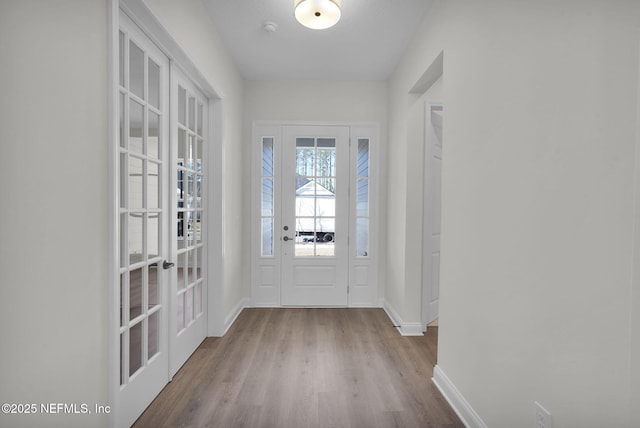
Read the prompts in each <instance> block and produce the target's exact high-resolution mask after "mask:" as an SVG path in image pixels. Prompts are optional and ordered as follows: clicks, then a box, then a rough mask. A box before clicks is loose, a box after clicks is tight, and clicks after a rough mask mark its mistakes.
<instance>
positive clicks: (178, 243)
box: [169, 64, 209, 376]
mask: <svg viewBox="0 0 640 428" xmlns="http://www.w3.org/2000/svg"><path fill="white" fill-rule="evenodd" d="M171 99H172V102H171V106H172V129H171V141H172V142H173V144H171V183H173V187H172V189H173V190H172V194H171V206H172V214H171V216H172V218H173V219H174V220H173V221H172V224H171V237H172V239H171V243H172V245H171V260H172V261H173V262H174V263H175V268H174V269H172V270H171V275H172V279H173V281H172V282H171V293H170V295H171V296H172V308H171V317H170V319H169V332H170V335H171V341H170V346H171V349H170V355H171V362H170V364H171V367H170V369H171V376H173V375H174V374H175V373H176V372H177V371H178V369H180V367H181V366H182V365H183V364H184V362H185V361H186V360H187V358H189V356H190V355H191V354H192V353H193V351H195V349H196V348H197V347H198V345H200V343H202V341H203V340H204V339H205V337H206V335H207V305H206V302H207V295H206V293H207V287H206V282H205V278H206V277H207V272H206V264H205V263H204V261H205V260H206V254H205V251H206V246H205V237H206V233H205V232H206V216H205V206H206V204H205V202H206V201H205V195H206V191H205V190H206V189H205V187H206V180H205V177H206V162H204V159H206V156H205V152H206V150H207V146H208V144H207V143H208V138H207V135H208V117H209V115H208V111H207V108H208V102H207V98H206V97H205V96H204V95H203V94H202V93H201V92H200V91H199V90H198V88H197V87H196V86H195V85H194V84H193V83H192V82H191V81H190V80H189V79H188V78H187V77H186V76H185V75H184V73H183V72H182V71H181V70H180V69H179V68H178V67H177V66H175V65H174V64H172V66H171Z"/></svg>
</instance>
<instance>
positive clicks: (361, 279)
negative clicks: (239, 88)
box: [251, 121, 381, 307]
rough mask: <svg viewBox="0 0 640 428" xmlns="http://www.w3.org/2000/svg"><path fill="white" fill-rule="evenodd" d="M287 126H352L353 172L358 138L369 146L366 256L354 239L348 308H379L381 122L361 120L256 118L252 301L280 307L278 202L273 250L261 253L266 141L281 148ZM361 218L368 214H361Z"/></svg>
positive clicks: (352, 231) (352, 235) (276, 192)
mask: <svg viewBox="0 0 640 428" xmlns="http://www.w3.org/2000/svg"><path fill="white" fill-rule="evenodd" d="M286 126H348V127H349V128H350V140H351V141H350V165H351V167H350V170H353V169H354V168H353V162H354V159H357V154H358V144H359V143H358V142H359V141H360V140H362V141H363V142H367V144H369V151H370V153H369V154H368V156H369V157H370V159H369V166H368V167H369V169H370V172H369V174H370V177H368V180H369V183H368V188H369V217H368V218H367V219H366V220H368V223H369V242H368V250H369V251H367V252H366V254H365V253H364V252H363V254H361V255H358V254H356V251H355V248H356V245H355V243H354V242H353V241H352V242H351V245H350V246H349V256H348V264H349V267H348V269H349V280H348V282H349V283H348V301H347V306H349V307H379V306H381V305H380V302H379V301H378V263H377V261H378V257H379V248H378V242H379V233H380V228H379V221H378V219H379V201H378V189H379V187H378V186H379V184H378V181H379V173H378V171H379V154H378V153H379V134H380V128H379V125H378V124H377V123H371V122H367V123H357V122H313V121H308V122H297V121H286V122H280V121H254V122H253V132H252V146H253V147H252V161H251V166H252V167H251V169H252V186H251V187H252V204H251V210H252V211H251V212H252V222H251V236H252V237H253V239H252V243H254V244H253V245H252V246H251V259H252V262H251V304H252V305H253V306H258V307H281V305H282V301H281V286H280V283H281V262H280V258H279V257H277V255H279V254H281V251H282V248H281V246H282V244H283V242H282V241H281V240H280V237H281V232H282V231H283V230H282V226H283V225H282V223H281V217H282V215H281V214H282V213H281V207H280V206H279V205H278V204H276V206H275V207H274V209H275V211H274V215H273V230H274V235H273V237H274V238H273V242H272V246H271V250H270V251H271V254H267V255H264V254H262V216H261V198H262V190H261V188H262V179H263V176H262V173H261V171H262V149H263V142H264V140H265V139H271V140H272V141H273V144H274V148H275V150H276V151H278V152H279V151H280V148H281V145H282V138H283V128H284V127H286ZM280 168H281V165H280V156H279V155H276V156H275V159H274V169H275V170H280ZM356 183H357V177H355V176H354V174H350V187H351V194H350V197H349V210H350V215H349V235H350V239H352V240H354V239H355V237H356V217H357V216H355V215H353V214H352V213H355V210H356V202H355V194H354V193H355V188H356ZM280 191H281V189H280V187H279V186H274V197H275V200H279V199H280ZM361 220H364V218H362V217H361Z"/></svg>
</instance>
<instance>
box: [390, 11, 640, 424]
mask: <svg viewBox="0 0 640 428" xmlns="http://www.w3.org/2000/svg"><path fill="white" fill-rule="evenodd" d="M639 18H640V3H637V2H634V1H613V2H612V1H563V2H557V1H550V0H547V1H539V2H529V1H513V2H503V1H498V0H495V1H486V2H473V1H470V0H469V1H457V2H451V1H437V2H436V3H435V5H434V8H433V9H432V10H431V11H430V13H429V16H428V17H427V18H426V19H425V22H424V23H423V26H422V27H421V29H420V30H419V32H418V34H417V35H416V38H415V40H414V41H413V43H412V46H411V47H410V48H409V49H408V51H407V52H406V54H405V55H404V57H403V60H402V62H401V64H400V65H399V67H398V68H397V69H396V71H395V73H394V75H393V77H392V79H391V81H390V85H389V91H390V100H391V104H390V107H389V108H390V112H391V113H390V123H389V129H390V134H389V140H390V141H393V142H394V145H396V146H397V147H398V149H399V150H398V154H397V155H394V156H391V155H390V156H389V182H388V185H389V189H388V191H389V195H390V203H389V207H390V211H389V229H390V230H391V227H392V226H393V224H394V223H395V222H396V221H397V222H402V221H403V219H407V220H408V221H410V218H409V217H405V216H404V213H403V212H402V209H403V207H405V206H407V204H406V203H405V201H406V199H407V197H408V196H407V194H406V193H405V192H406V191H407V190H406V189H407V186H406V182H407V181H408V180H410V179H411V177H412V176H413V174H415V171H412V169H413V168H415V166H412V164H411V163H410V162H409V161H408V160H407V159H409V158H410V156H409V157H408V155H409V154H410V153H411V151H412V150H413V149H415V147H414V145H413V142H412V141H411V140H410V139H409V138H408V136H407V129H406V120H407V117H408V115H409V113H408V107H407V106H408V103H409V99H410V98H409V95H408V92H409V90H410V89H411V87H412V86H413V85H414V84H415V82H416V81H417V80H418V78H419V77H420V76H421V75H422V73H423V72H424V71H425V70H426V68H427V67H428V66H429V65H430V64H431V62H432V61H433V59H434V58H435V57H436V56H437V55H438V53H439V52H440V51H442V50H444V61H445V62H444V76H443V101H444V106H445V111H446V122H445V128H444V141H445V146H444V163H443V194H442V197H443V200H442V209H443V212H442V227H443V230H442V233H443V235H442V267H441V301H440V329H439V330H440V340H439V352H438V366H439V367H440V368H441V369H442V370H443V371H444V372H445V373H446V374H447V375H448V377H449V378H450V379H451V381H452V382H453V384H454V385H455V386H456V387H457V388H458V390H459V391H460V393H461V394H462V396H463V398H464V399H466V400H467V402H468V403H469V404H470V405H471V407H472V408H473V409H474V410H475V411H476V412H477V414H478V415H479V416H480V417H481V418H482V420H483V421H484V422H485V423H486V424H487V426H490V427H516V426H518V427H520V426H532V424H533V402H534V400H537V401H539V402H540V403H542V404H543V405H544V406H545V407H546V408H547V409H548V410H550V411H551V413H552V414H553V418H554V426H556V427H574V426H580V427H597V426H621V427H624V426H631V423H630V419H631V418H632V417H633V418H635V421H636V422H637V418H638V417H637V415H634V416H631V414H632V413H637V412H636V409H637V407H638V404H640V403H638V397H639V394H638V391H639V390H640V387H639V383H638V375H637V372H638V369H640V367H639V364H640V363H638V362H637V361H638V358H637V356H638V352H639V351H638V350H639V349H640V346H639V345H638V343H639V340H638V337H639V333H638V330H639V329H640V323H639V322H638V317H637V316H636V317H635V318H634V317H632V310H631V303H630V297H631V296H632V293H631V291H632V287H634V288H635V290H634V291H635V294H633V296H634V298H635V301H636V303H635V306H636V308H637V307H638V304H637V301H638V299H637V297H636V296H637V294H638V292H639V291H640V290H639V289H638V278H637V275H638V274H637V272H638V270H637V268H638V263H639V262H638V259H637V254H636V257H635V258H634V259H632V256H631V248H632V236H633V222H634V213H633V199H634V187H633V185H634V158H635V144H636V140H637V136H636V131H637V124H638V119H637V113H636V112H637V102H638V60H639V58H638V44H639V41H640V32H639V31H638V25H637V22H638V21H639ZM391 197H393V198H394V199H396V201H391ZM636 197H637V194H636ZM396 207H399V208H396ZM636 216H637V215H636ZM637 221H638V220H636V222H637ZM403 226H404V227H405V229H406V230H411V229H412V228H414V227H416V226H417V224H410V223H406V224H404V225H403ZM406 236H407V234H406V233H405V234H402V233H401V234H391V233H390V234H389V257H388V259H387V261H388V263H389V266H388V273H389V274H388V281H387V282H388V284H389V285H390V286H389V287H388V289H387V299H388V300H389V301H393V302H397V304H398V307H397V310H398V311H399V312H401V315H402V316H403V317H404V316H406V318H407V319H405V321H413V319H412V317H414V316H415V314H414V309H413V308H412V307H409V305H407V304H406V302H409V301H411V300H412V299H415V300H419V295H413V296H411V294H412V293H414V292H415V290H417V289H418V287H416V286H415V285H414V284H412V283H407V282H403V281H405V279H408V278H405V277H404V276H403V275H404V272H405V271H406V268H407V266H406V265H405V263H406V260H409V259H408V258H405V257H403V256H400V255H396V254H397V253H396V251H402V249H403V248H405V245H406V242H405V240H406ZM636 251H637V250H636ZM634 266H635V268H636V277H635V278H634V281H633V282H632V281H631V275H632V272H633V271H634ZM397 283H399V284H401V285H398V286H394V285H393V284H397ZM415 321H417V320H415ZM630 338H631V339H630ZM632 357H635V359H632ZM632 375H633V376H634V377H633V378H631V376H632ZM630 379H633V380H630ZM630 391H631V392H633V393H634V394H635V395H632V394H630ZM631 399H633V400H634V401H633V402H630V400H631Z"/></svg>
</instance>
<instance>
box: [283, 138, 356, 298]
mask: <svg viewBox="0 0 640 428" xmlns="http://www.w3.org/2000/svg"><path fill="white" fill-rule="evenodd" d="M281 168H282V172H281V183H282V191H281V206H282V218H281V221H278V222H276V224H277V225H278V226H279V227H280V230H279V231H276V233H275V236H276V237H277V238H278V237H279V238H280V241H281V242H280V246H279V247H280V251H281V263H282V271H281V278H282V288H281V302H282V305H293V306H347V304H348V295H347V293H348V281H349V182H350V180H349V127H347V126H285V127H284V128H283V136H282V166H281Z"/></svg>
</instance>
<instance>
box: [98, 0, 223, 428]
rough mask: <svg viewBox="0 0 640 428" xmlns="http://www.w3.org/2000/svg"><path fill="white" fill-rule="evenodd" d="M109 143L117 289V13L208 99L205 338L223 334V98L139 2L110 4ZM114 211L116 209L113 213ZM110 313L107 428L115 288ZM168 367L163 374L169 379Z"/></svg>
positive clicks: (115, 362)
mask: <svg viewBox="0 0 640 428" xmlns="http://www.w3.org/2000/svg"><path fill="white" fill-rule="evenodd" d="M107 5H108V26H107V39H108V58H107V68H108V82H107V85H108V86H107V87H108V94H107V98H108V109H107V110H108V118H107V122H108V138H109V141H110V142H111V144H110V150H109V158H108V166H109V191H108V194H109V206H110V209H109V225H108V228H109V232H110V233H109V234H110V236H111V240H110V244H109V254H110V257H109V261H108V265H109V268H108V277H109V283H110V284H116V282H117V281H118V278H119V250H118V241H119V238H118V236H119V230H118V215H119V214H118V212H117V207H118V204H119V186H118V176H117V173H118V162H119V142H118V134H119V131H118V129H119V116H118V102H119V83H118V82H119V77H118V76H119V70H118V62H119V60H118V50H119V27H120V18H119V14H120V9H122V10H123V11H125V13H126V14H127V15H128V16H129V17H130V18H131V19H132V21H133V22H134V23H135V24H136V25H138V26H139V27H140V28H141V29H142V30H143V32H144V33H145V34H146V36H147V37H148V38H149V39H151V41H152V42H154V43H155V44H156V45H157V46H158V47H160V49H161V50H162V51H163V53H164V54H165V55H166V56H167V57H168V58H169V60H170V61H173V62H175V63H176V64H179V65H180V67H181V68H182V69H183V70H184V71H185V73H186V74H187V76H188V77H189V78H190V79H191V80H192V81H193V82H194V83H195V84H196V85H197V86H198V88H199V89H200V90H201V91H202V92H203V93H204V94H205V95H206V96H207V97H208V123H209V130H210V132H209V145H208V153H207V155H206V158H205V159H204V162H205V164H206V165H207V170H208V171H209V178H208V184H209V185H208V186H207V187H208V189H207V194H206V196H207V199H208V204H207V207H206V211H208V230H207V241H208V255H207V261H206V263H207V266H208V267H209V271H210V272H211V271H214V272H216V273H217V274H216V275H215V277H209V278H208V279H207V281H206V283H207V287H208V302H207V303H208V305H207V306H208V313H209V317H208V335H210V336H219V335H221V334H222V332H223V331H224V315H223V308H222V302H223V298H222V297H223V296H222V290H223V287H222V285H223V284H222V281H223V279H224V270H223V266H224V263H223V245H224V233H223V223H222V220H223V214H222V212H223V203H222V201H223V196H224V195H223V177H224V170H223V160H222V154H223V146H222V127H221V123H222V104H223V101H222V98H223V97H222V96H221V93H220V92H219V91H217V90H216V89H214V87H213V86H212V85H211V84H210V83H209V80H208V78H206V77H205V76H204V75H203V74H202V73H201V72H200V70H199V69H198V68H197V67H196V65H195V64H194V63H193V62H192V61H191V59H190V58H189V57H188V56H187V54H186V53H185V51H184V50H183V49H182V47H181V46H180V45H179V44H178V43H177V42H176V41H175V39H174V38H173V37H172V36H171V35H170V34H169V32H168V31H167V30H166V29H165V28H164V27H163V26H162V25H161V24H160V23H159V21H158V19H157V18H156V17H155V16H154V14H153V13H152V12H151V10H150V9H149V8H148V7H147V5H146V4H145V3H144V1H143V0H108V3H107ZM114 207H115V208H114ZM107 301H108V313H109V346H108V348H109V355H108V367H109V370H108V371H109V375H108V379H109V381H108V382H109V402H110V403H109V404H110V406H111V410H112V411H111V413H110V414H109V417H110V419H109V426H111V427H117V426H119V423H118V421H119V419H120V418H121V416H122V415H121V403H119V401H118V395H119V394H118V392H119V390H120V381H119V377H120V375H119V372H120V355H119V348H120V345H119V334H118V333H117V332H116V331H115V330H114V329H113V327H112V326H114V325H117V324H119V322H120V320H119V317H120V315H119V307H120V302H119V292H118V290H117V289H116V287H115V286H114V287H111V289H110V290H109V291H108V300H107ZM169 373H170V371H169V367H168V366H167V374H169Z"/></svg>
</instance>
